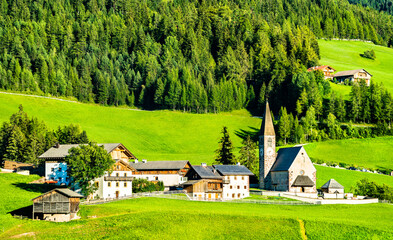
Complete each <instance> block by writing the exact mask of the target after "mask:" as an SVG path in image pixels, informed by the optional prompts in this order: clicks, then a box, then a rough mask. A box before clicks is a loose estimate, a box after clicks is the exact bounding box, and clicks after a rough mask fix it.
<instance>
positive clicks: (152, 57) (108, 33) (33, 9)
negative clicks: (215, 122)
mask: <svg viewBox="0 0 393 240" xmlns="http://www.w3.org/2000/svg"><path fill="white" fill-rule="evenodd" d="M392 19H393V18H392V16H390V15H388V14H385V13H380V12H378V11H376V10H374V9H370V8H363V7H362V6H357V5H352V4H350V3H349V2H348V1H346V0H335V1H333V0H318V1H314V0H280V1H276V0H275V1H273V0H264V1H261V0H255V1H252V0H247V1H245V0H226V1H215V0H212V1H196V0H187V1H183V0H177V1H146V0H145V1H144V0H138V1H135V0H113V1H111V0H85V1H81V0H55V1H45V0H39V1H32V0H18V1H17V0H9V1H7V0H2V1H0V42H1V45H0V88H1V89H5V90H11V91H23V92H30V93H38V94H45V95H53V96H66V97H75V98H77V99H78V100H79V101H82V102H96V103H99V104H103V105H125V104H127V105H130V106H137V107H140V108H145V109H179V110H183V111H190V112H198V113H203V112H218V111H229V110H233V109H240V108H244V107H248V108H250V109H256V108H258V107H260V106H263V102H264V101H265V98H266V97H269V99H272V101H271V103H272V109H273V110H274V111H275V112H278V110H279V108H280V107H281V106H285V107H286V108H287V109H288V111H289V112H292V113H295V112H296V110H298V109H297V107H298V106H297V104H296V103H297V102H306V100H305V99H301V97H302V96H303V97H304V95H307V98H308V99H307V105H304V106H303V107H309V106H313V107H314V108H315V109H316V110H317V114H320V115H323V113H322V112H318V111H319V110H321V109H322V105H321V103H322V99H323V97H324V96H327V95H328V94H330V88H329V86H328V84H327V83H326V82H325V81H323V78H322V79H321V76H318V73H316V74H313V75H314V76H311V77H309V79H310V80H309V81H303V82H301V83H299V79H298V76H300V75H301V74H306V73H305V69H306V68H307V67H310V66H313V65H316V64H318V59H319V48H318V42H317V40H316V39H317V38H319V37H325V38H333V37H339V38H356V39H364V40H371V41H373V42H375V43H376V44H381V45H386V46H391V45H392V42H393V38H392V36H393V27H392V22H393V20H392ZM299 74H300V75H299ZM299 84H300V85H299ZM301 84H303V85H301ZM304 84H306V85H304ZM299 86H301V87H299ZM305 91H306V93H307V94H304V92H305ZM302 94H303V95H302Z"/></svg>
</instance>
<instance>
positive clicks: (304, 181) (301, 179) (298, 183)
mask: <svg viewBox="0 0 393 240" xmlns="http://www.w3.org/2000/svg"><path fill="white" fill-rule="evenodd" d="M314 185H315V184H314V182H313V181H312V180H311V179H310V178H309V177H308V176H303V175H298V176H297V177H296V179H295V181H294V182H293V184H292V186H293V187H313V186H314Z"/></svg>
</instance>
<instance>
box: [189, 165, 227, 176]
mask: <svg viewBox="0 0 393 240" xmlns="http://www.w3.org/2000/svg"><path fill="white" fill-rule="evenodd" d="M192 168H193V169H194V170H195V172H196V173H197V174H198V176H199V177H200V178H213V179H222V177H221V176H220V174H218V173H217V172H216V171H215V170H214V168H213V167H211V166H206V167H203V166H199V165H194V166H192Z"/></svg>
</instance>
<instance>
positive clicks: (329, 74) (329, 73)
mask: <svg viewBox="0 0 393 240" xmlns="http://www.w3.org/2000/svg"><path fill="white" fill-rule="evenodd" d="M307 71H309V72H311V71H322V72H323V75H324V77H325V79H330V80H331V79H333V75H334V72H335V71H336V69H334V68H332V67H331V66H329V65H324V66H316V67H311V68H309V69H307Z"/></svg>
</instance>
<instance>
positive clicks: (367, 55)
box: [360, 50, 377, 60]
mask: <svg viewBox="0 0 393 240" xmlns="http://www.w3.org/2000/svg"><path fill="white" fill-rule="evenodd" d="M360 56H361V57H364V58H368V59H372V60H375V59H376V58H377V56H376V55H375V52H374V50H366V51H364V53H362V54H360Z"/></svg>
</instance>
